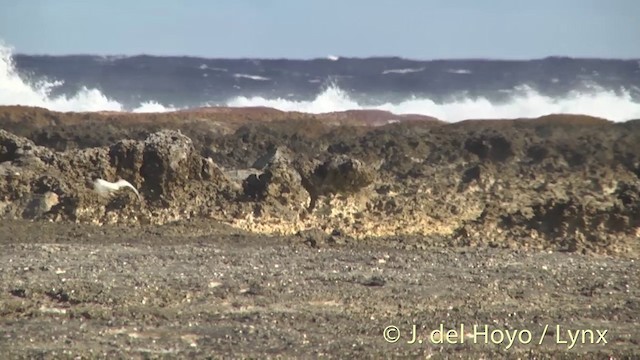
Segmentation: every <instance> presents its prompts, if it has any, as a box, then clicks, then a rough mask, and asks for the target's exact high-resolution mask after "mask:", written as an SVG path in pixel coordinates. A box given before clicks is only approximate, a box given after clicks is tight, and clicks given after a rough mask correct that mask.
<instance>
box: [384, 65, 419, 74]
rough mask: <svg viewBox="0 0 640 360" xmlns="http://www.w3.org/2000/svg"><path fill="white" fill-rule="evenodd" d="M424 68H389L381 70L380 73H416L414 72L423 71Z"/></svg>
mask: <svg viewBox="0 0 640 360" xmlns="http://www.w3.org/2000/svg"><path fill="white" fill-rule="evenodd" d="M423 70H424V68H423V67H422V68H418V69H410V68H409V69H389V70H384V71H383V72H382V75H388V74H411V73H416V72H420V71H423Z"/></svg>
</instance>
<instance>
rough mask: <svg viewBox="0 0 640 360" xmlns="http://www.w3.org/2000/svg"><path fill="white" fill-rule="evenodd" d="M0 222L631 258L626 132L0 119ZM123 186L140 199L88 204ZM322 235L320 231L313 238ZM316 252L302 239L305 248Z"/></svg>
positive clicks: (477, 124)
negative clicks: (175, 227)
mask: <svg viewBox="0 0 640 360" xmlns="http://www.w3.org/2000/svg"><path fill="white" fill-rule="evenodd" d="M0 129H2V130H0V175H1V176H0V217H2V218H3V219H28V220H37V221H55V222H60V221H62V222H79V223H94V224H129V225H132V226H133V225H144V224H156V225H160V224H165V223H168V222H172V221H177V220H187V219H201V218H207V219H214V220H216V221H219V222H221V223H225V224H229V225H231V226H233V227H236V228H239V229H243V230H248V231H251V232H255V233H259V234H271V235H291V234H300V235H301V236H305V235H304V234H305V233H309V234H315V235H313V236H311V235H309V236H311V237H318V236H320V238H322V239H319V240H318V241H320V242H322V241H331V239H333V238H336V237H340V238H343V239H347V240H349V239H351V240H355V239H363V238H382V237H386V238H393V237H404V238H412V239H415V240H414V241H412V242H411V246H417V247H420V246H445V247H449V246H491V247H505V248H524V249H549V250H558V251H569V252H574V251H579V252H584V253H601V254H617V255H621V256H622V255H624V256H637V255H638V254H639V249H640V246H638V239H639V236H640V121H638V120H635V121H628V122H625V123H613V122H610V121H607V120H604V119H598V118H591V117H586V116H573V115H550V116H546V117H543V118H538V119H518V120H499V121H493V120H474V121H463V122H459V123H452V124H447V123H444V122H441V121H438V120H436V119H432V118H427V117H420V116H405V117H400V116H396V115H393V114H390V113H384V112H375V111H371V112H368V111H361V112H357V111H356V112H345V113H333V114H324V115H309V114H301V113H284V112H280V111H277V110H273V109H266V108H251V109H232V108H228V109H225V108H217V109H216V108H212V109H198V110H193V111H182V112H174V113H166V114H124V113H56V112H50V111H47V110H44V109H36V108H26V107H2V108H0ZM95 178H103V179H106V180H108V181H115V180H116V179H118V178H122V179H125V180H127V181H129V182H130V183H131V184H133V185H134V186H135V187H136V188H137V189H138V190H139V191H140V193H141V194H142V197H143V199H144V200H143V201H142V202H140V201H138V199H137V198H136V197H135V195H134V194H133V193H130V192H126V191H122V192H119V193H118V194H117V195H115V196H113V197H108V198H103V197H100V196H97V195H96V194H95V192H94V191H93V189H92V187H91V185H90V183H91V180H92V179H95ZM320 234H325V235H320ZM313 241H316V240H313Z"/></svg>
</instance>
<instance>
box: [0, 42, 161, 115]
mask: <svg viewBox="0 0 640 360" xmlns="http://www.w3.org/2000/svg"><path fill="white" fill-rule="evenodd" d="M62 84H63V82H62V81H58V80H47V79H41V80H37V81H32V82H30V81H29V80H27V79H25V78H24V76H22V75H21V74H18V71H17V70H16V67H15V64H14V62H13V57H12V49H11V48H10V47H9V46H6V45H4V44H3V43H2V42H0V105H25V106H38V107H43V108H47V109H49V110H54V111H77V112H83V111H123V110H124V108H123V106H122V104H120V103H119V102H117V101H115V100H113V99H110V98H108V97H107V96H106V95H105V94H103V93H102V92H100V90H97V89H89V88H86V87H82V88H81V89H80V91H78V92H77V93H75V94H73V95H72V96H65V95H60V96H52V95H51V92H52V90H53V89H55V88H56V87H58V86H60V85H62ZM151 107H153V108H154V109H155V111H171V110H173V108H165V107H164V106H162V105H160V104H158V103H145V104H140V107H139V108H138V109H135V110H134V111H138V110H146V109H149V108H151Z"/></svg>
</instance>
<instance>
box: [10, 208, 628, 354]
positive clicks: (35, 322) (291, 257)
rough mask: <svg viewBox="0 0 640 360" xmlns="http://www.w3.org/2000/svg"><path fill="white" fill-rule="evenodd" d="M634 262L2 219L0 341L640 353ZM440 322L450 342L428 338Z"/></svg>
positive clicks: (93, 350) (111, 346) (193, 348)
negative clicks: (321, 242)
mask: <svg viewBox="0 0 640 360" xmlns="http://www.w3.org/2000/svg"><path fill="white" fill-rule="evenodd" d="M638 273H639V266H638V259H632V258H614V257H604V256H595V255H590V256H585V255H579V254H575V253H558V252H532V251H531V252H530V251H515V250H505V249H493V248H471V247H468V248H433V247H422V248H420V247H412V246H405V245H403V244H402V243H400V240H398V239H394V240H387V241H385V240H384V239H379V240H375V241H358V242H354V241H346V242H336V243H326V244H316V246H310V245H309V242H305V241H304V238H303V237H300V236H293V237H283V238H278V237H264V236H258V235H251V234H247V233H242V232H239V231H237V230H233V229H230V228H227V227H225V226H222V225H218V224H215V223H211V222H194V223H177V224H170V225H164V226H148V227H135V228H125V227H118V226H103V227H92V226H89V225H78V224H64V223H42V222H40V223H36V222H25V221H8V220H6V221H5V220H3V222H2V226H0V348H1V350H2V353H3V356H2V357H3V358H47V359H48V358H145V359H146V358H265V357H271V358H317V357H325V358H392V357H408V358H416V357H417V358H432V359H439V358H482V357H485V358H525V359H526V358H535V359H542V358H593V359H600V358H609V357H613V358H616V359H621V358H638V357H640V326H638V324H639V322H640V321H639V318H640V296H639V295H640V277H639V276H638ZM441 325H442V329H443V330H444V332H445V334H444V335H446V332H447V331H448V330H454V331H452V332H449V337H446V336H442V335H441V334H440V333H439V332H438V331H436V332H435V333H433V331H434V330H438V329H440V326H441ZM474 325H475V326H476V328H475V329H474ZM414 326H415V332H416V333H417V337H416V339H415V341H413V339H412V337H413V332H414ZM485 326H486V327H485ZM545 327H546V330H545ZM385 329H386V332H385ZM485 331H486V335H487V336H485ZM385 334H386V336H387V338H386V339H385ZM545 334H546V335H545ZM575 334H578V336H577V337H576V336H575ZM572 337H573V338H574V340H575V341H572ZM510 339H513V341H511V340H510ZM393 340H396V341H395V342H393ZM447 340H448V341H449V342H450V343H447ZM540 341H541V342H542V344H540ZM438 342H444V344H439V343H438ZM485 342H486V343H485ZM526 343H528V344H526Z"/></svg>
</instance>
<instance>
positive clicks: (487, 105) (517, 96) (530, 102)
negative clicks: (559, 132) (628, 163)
mask: <svg viewBox="0 0 640 360" xmlns="http://www.w3.org/2000/svg"><path fill="white" fill-rule="evenodd" d="M510 92H511V94H510V95H511V96H510V100H509V101H507V102H499V103H497V102H492V101H490V100H488V99H486V98H483V97H478V98H468V97H462V96H460V97H458V98H456V99H454V100H451V101H449V102H435V101H433V100H431V99H428V98H411V99H407V100H404V101H401V102H398V103H381V104H376V105H367V106H362V105H361V104H359V103H358V102H357V101H355V100H353V99H352V98H351V97H350V96H349V95H348V93H347V92H345V91H344V90H342V89H340V88H339V87H337V86H335V85H331V86H329V87H328V88H327V89H326V90H324V91H323V92H322V93H320V94H319V95H318V96H317V97H316V98H315V99H313V100H311V101H292V100H289V99H282V98H279V99H268V98H264V97H250V98H248V97H244V96H240V97H236V98H233V99H231V100H229V101H228V105H229V106H233V107H245V106H266V107H273V108H276V109H279V110H283V111H300V112H308V113H315V114H319V113H326V112H333V111H344V110H362V109H376V110H386V111H390V112H392V113H395V114H421V115H428V116H433V117H436V118H438V119H441V120H445V121H460V120H465V119H511V118H522V117H525V118H530V117H539V116H544V115H549V114H557V113H566V114H583V115H590V116H596V117H602V118H605V119H608V120H613V121H626V120H630V119H637V118H640V103H637V102H634V101H633V99H632V96H631V94H630V93H629V92H628V91H621V93H620V94H616V93H615V92H614V91H609V90H605V89H597V90H596V91H591V92H589V93H586V92H579V91H573V92H571V93H569V94H568V95H567V96H564V97H562V98H553V97H549V96H545V95H542V94H540V93H539V92H537V91H535V90H534V89H532V88H530V87H528V86H521V87H519V88H517V89H514V90H513V91H510Z"/></svg>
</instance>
